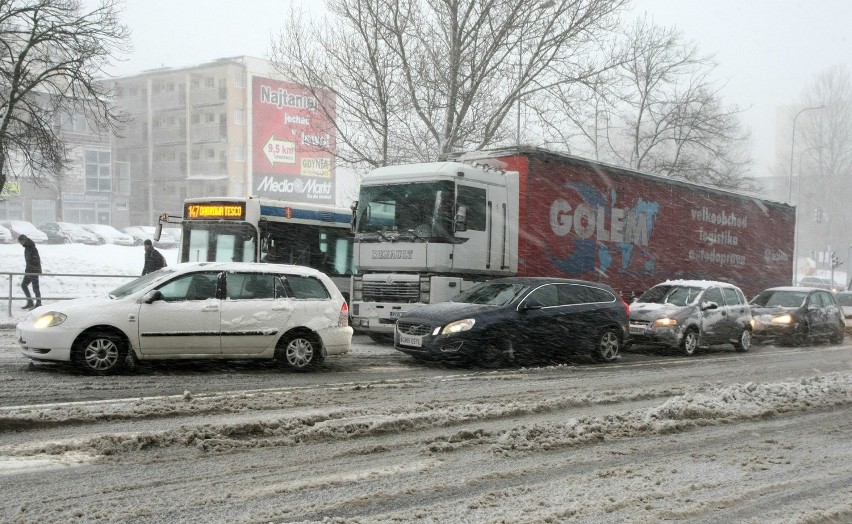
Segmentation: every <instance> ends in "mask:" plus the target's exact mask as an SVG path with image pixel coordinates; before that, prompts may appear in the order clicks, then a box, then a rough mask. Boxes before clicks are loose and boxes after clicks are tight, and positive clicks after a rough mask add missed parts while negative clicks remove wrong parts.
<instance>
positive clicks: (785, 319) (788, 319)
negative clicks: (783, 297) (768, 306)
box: [772, 313, 796, 324]
mask: <svg viewBox="0 0 852 524" xmlns="http://www.w3.org/2000/svg"><path fill="white" fill-rule="evenodd" d="M795 321H796V317H794V316H793V315H791V314H789V313H785V314H783V315H778V316H777V317H772V323H773V324H792V323H794V322H795Z"/></svg>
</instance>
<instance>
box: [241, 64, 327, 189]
mask: <svg viewBox="0 0 852 524" xmlns="http://www.w3.org/2000/svg"><path fill="white" fill-rule="evenodd" d="M333 120H334V99H333V98H332V97H331V96H330V95H325V94H323V95H322V96H317V95H316V94H315V93H311V91H310V90H308V89H307V88H305V87H302V86H299V85H296V84H292V83H289V82H282V81H280V80H273V79H270V78H263V77H258V76H255V77H253V78H252V142H253V146H252V166H253V168H252V173H253V178H254V187H253V188H252V194H254V195H257V196H264V197H268V198H276V199H279V200H293V201H297V202H317V203H331V204H333V203H334V199H335V198H334V197H335V195H334V164H333V161H332V155H331V153H330V152H331V151H333V150H334V147H335V145H336V140H335V134H334V126H333Z"/></svg>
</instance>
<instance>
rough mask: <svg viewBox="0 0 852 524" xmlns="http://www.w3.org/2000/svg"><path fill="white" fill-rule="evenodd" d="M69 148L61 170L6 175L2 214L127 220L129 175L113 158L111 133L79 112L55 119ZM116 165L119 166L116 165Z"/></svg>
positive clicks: (37, 220)
mask: <svg viewBox="0 0 852 524" xmlns="http://www.w3.org/2000/svg"><path fill="white" fill-rule="evenodd" d="M56 125H57V127H58V128H59V136H60V137H61V138H62V140H63V141H64V143H65V146H66V148H67V150H68V160H69V162H68V167H67V168H66V169H65V170H64V171H63V172H62V173H51V174H44V173H40V174H39V175H40V176H39V180H38V182H36V180H35V178H34V177H31V176H24V177H21V178H18V179H16V180H8V181H7V182H6V185H5V186H4V188H3V193H2V195H0V219H4V220H27V221H29V222H32V223H33V224H35V225H36V226H39V225H41V224H44V223H46V222H56V221H63V222H75V223H101V224H113V225H117V226H119V227H123V226H125V225H127V221H128V210H129V208H130V198H131V188H130V179H129V174H128V173H127V171H126V170H124V169H123V168H122V166H115V165H114V164H113V161H112V144H113V137H112V136H111V135H110V134H108V133H104V132H101V131H99V130H97V129H94V128H93V127H91V126H90V125H89V123H88V122H87V121H86V118H85V117H84V116H83V115H81V114H75V115H62V116H61V117H60V118H58V121H57V122H56ZM116 168H117V169H116Z"/></svg>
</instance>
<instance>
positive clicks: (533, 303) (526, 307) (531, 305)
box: [521, 299, 544, 311]
mask: <svg viewBox="0 0 852 524" xmlns="http://www.w3.org/2000/svg"><path fill="white" fill-rule="evenodd" d="M543 307H544V304H542V303H541V302H539V301H538V300H536V299H532V300H527V301H526V302H524V303H523V304H522V305H521V311H530V310H532V309H541V308H543Z"/></svg>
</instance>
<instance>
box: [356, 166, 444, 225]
mask: <svg viewBox="0 0 852 524" xmlns="http://www.w3.org/2000/svg"><path fill="white" fill-rule="evenodd" d="M454 207H455V188H454V184H453V182H452V181H449V180H447V181H436V182H423V183H416V184H392V185H384V186H366V187H365V186H362V187H361V192H360V194H359V197H358V212H357V221H356V224H355V231H356V233H360V234H376V235H377V236H381V235H384V234H385V233H396V234H398V235H400V236H407V237H410V238H411V239H424V240H428V239H448V238H450V237H451V236H452V231H453V228H452V224H453V212H454Z"/></svg>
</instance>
